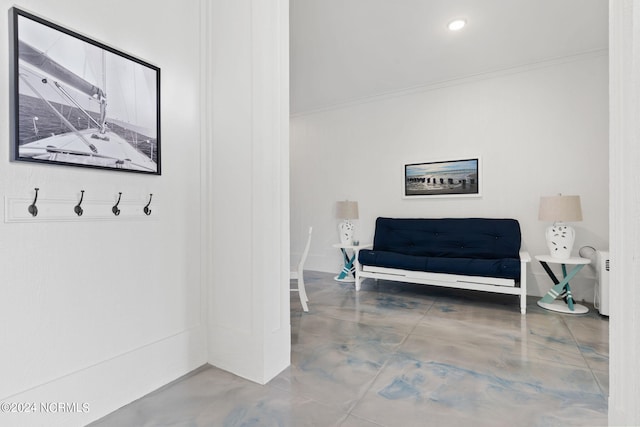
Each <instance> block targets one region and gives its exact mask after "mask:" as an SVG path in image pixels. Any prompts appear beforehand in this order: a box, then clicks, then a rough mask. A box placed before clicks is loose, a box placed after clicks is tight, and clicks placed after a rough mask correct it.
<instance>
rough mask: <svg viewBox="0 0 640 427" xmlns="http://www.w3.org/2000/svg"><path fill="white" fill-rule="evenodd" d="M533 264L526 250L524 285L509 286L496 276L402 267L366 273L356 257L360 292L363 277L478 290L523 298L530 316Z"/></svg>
mask: <svg viewBox="0 0 640 427" xmlns="http://www.w3.org/2000/svg"><path fill="white" fill-rule="evenodd" d="M371 247H373V245H367V246H361V247H360V248H358V250H360V249H369V248H371ZM529 262H531V256H529V253H528V252H526V251H520V283H519V284H520V286H514V285H513V284H509V281H508V280H506V279H501V278H496V277H481V276H463V275H458V274H446V273H431V272H427V271H411V270H402V269H399V268H383V267H369V271H365V270H363V266H362V264H360V262H359V261H358V253H356V254H355V267H356V283H355V285H356V291H359V290H360V286H361V284H362V279H363V278H371V279H376V280H390V281H394V282H406V283H417V284H420V285H432V286H444V287H447V288H457V289H469V290H474V291H485V292H494V293H498V294H508V295H518V296H520V313H522V314H526V313H527V263H529Z"/></svg>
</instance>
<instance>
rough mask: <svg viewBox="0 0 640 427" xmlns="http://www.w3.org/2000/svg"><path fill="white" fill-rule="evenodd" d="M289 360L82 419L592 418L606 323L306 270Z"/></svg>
mask: <svg viewBox="0 0 640 427" xmlns="http://www.w3.org/2000/svg"><path fill="white" fill-rule="evenodd" d="M305 277H306V278H307V279H306V281H307V292H308V294H309V300H310V301H309V308H310V311H309V313H303V312H302V309H301V307H300V301H299V299H298V296H297V293H292V296H291V331H292V337H291V339H292V355H291V362H292V365H291V366H290V367H289V368H288V369H286V370H285V371H284V372H283V373H281V374H280V375H279V376H277V377H276V378H275V379H273V380H272V381H271V382H270V383H269V384H267V385H265V386H260V385H257V384H254V383H252V382H250V381H246V380H243V379H241V378H238V377H236V376H234V375H231V374H229V373H227V372H224V371H221V370H219V369H217V368H214V367H210V366H207V367H203V368H200V369H198V370H197V371H195V372H194V373H192V374H190V375H187V376H185V377H184V378H182V379H180V380H179V381H176V382H174V383H172V384H170V385H168V386H166V387H163V388H162V389H160V390H158V391H156V392H153V393H151V394H149V395H147V396H145V397H143V398H141V399H139V400H137V401H135V402H133V403H131V404H130V405H127V406H125V407H124V408H122V409H120V410H118V411H116V412H114V413H112V414H110V415H108V416H106V417H104V418H102V419H101V420H98V421H97V422H95V423H93V424H91V425H92V426H95V427H98V426H118V427H122V426H154V427H155V426H224V427H239V426H265V427H266V426H295V427H298V426H320V427H326V426H342V427H375V426H378V427H379V426H385V427H398V426H402V427H410V426H474V427H475V426H492V427H493V426H570V425H576V426H578V425H579V426H603V425H606V424H607V395H608V378H609V374H608V369H609V368H608V364H609V346H608V331H609V322H608V320H607V318H606V317H601V316H600V315H599V314H598V313H597V311H596V312H594V310H593V308H592V307H591V311H590V313H588V314H586V315H581V316H574V315H565V314H559V313H553V312H549V311H546V310H544V309H541V308H539V307H538V306H537V305H536V304H535V301H536V300H537V299H538V298H532V297H531V298H530V299H529V301H528V307H527V310H528V312H527V315H526V316H522V315H520V312H519V308H518V300H517V297H514V296H507V295H497V294H486V293H479V292H470V291H457V290H446V289H441V288H433V287H429V286H420V285H411V284H399V283H391V282H383V281H380V282H375V281H373V280H367V281H365V283H364V284H363V289H362V291H360V292H359V293H356V292H355V291H354V290H353V286H352V285H348V284H343V283H337V282H335V281H333V280H332V277H333V275H331V274H326V273H315V272H306V273H305Z"/></svg>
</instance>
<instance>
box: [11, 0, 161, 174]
mask: <svg viewBox="0 0 640 427" xmlns="http://www.w3.org/2000/svg"><path fill="white" fill-rule="evenodd" d="M9 24H10V26H11V29H10V31H11V35H12V36H11V52H10V54H11V61H12V62H11V84H12V88H11V98H12V99H11V133H12V150H11V151H12V152H11V160H13V161H25V162H36V163H44V164H54V165H67V166H83V167H90V168H100V169H111V170H118V171H127V172H139V173H148V174H155V175H160V153H161V150H160V68H158V67H156V66H154V65H151V64H149V63H147V62H145V61H143V60H141V59H138V58H135V57H133V56H131V55H129V54H127V53H124V52H121V51H118V50H116V49H114V48H112V47H109V46H106V45H104V44H102V43H100V42H97V41H95V40H92V39H90V38H88V37H86V36H83V35H81V34H78V33H76V32H74V31H71V30H69V29H67V28H63V27H61V26H60V25H57V24H54V23H52V22H49V21H46V20H45V19H42V18H40V17H38V16H35V15H33V14H31V13H28V12H25V11H23V10H20V9H18V8H15V7H14V8H12V9H11V10H10V13H9Z"/></svg>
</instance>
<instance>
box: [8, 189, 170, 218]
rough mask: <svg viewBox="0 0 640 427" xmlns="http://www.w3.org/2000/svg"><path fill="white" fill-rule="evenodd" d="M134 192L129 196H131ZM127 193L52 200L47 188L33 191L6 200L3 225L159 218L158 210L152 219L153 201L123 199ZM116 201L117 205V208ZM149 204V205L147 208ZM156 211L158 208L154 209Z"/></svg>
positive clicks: (81, 193)
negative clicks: (29, 193) (30, 193)
mask: <svg viewBox="0 0 640 427" xmlns="http://www.w3.org/2000/svg"><path fill="white" fill-rule="evenodd" d="M131 193H133V192H130V193H129V194H131ZM123 194H124V192H118V193H117V194H114V195H112V196H111V198H109V197H108V195H106V194H103V197H102V198H99V199H98V198H92V197H89V193H87V194H86V195H85V190H80V194H79V198H78V195H77V193H76V195H75V197H72V196H69V197H49V196H48V194H47V190H46V189H45V188H41V187H37V188H34V193H33V194H32V195H31V197H29V195H24V196H22V197H19V196H5V204H4V207H5V215H4V221H5V222H7V223H9V222H49V221H101V220H111V221H116V220H117V221H123V220H127V219H140V220H142V219H145V218H157V217H158V212H157V209H154V214H153V215H151V209H150V205H151V198H152V196H153V194H149V199H148V200H147V199H146V198H143V197H140V196H138V197H137V198H131V197H130V196H129V197H124V196H123ZM114 200H115V205H114ZM145 203H146V204H145ZM155 208H157V206H156V207H155Z"/></svg>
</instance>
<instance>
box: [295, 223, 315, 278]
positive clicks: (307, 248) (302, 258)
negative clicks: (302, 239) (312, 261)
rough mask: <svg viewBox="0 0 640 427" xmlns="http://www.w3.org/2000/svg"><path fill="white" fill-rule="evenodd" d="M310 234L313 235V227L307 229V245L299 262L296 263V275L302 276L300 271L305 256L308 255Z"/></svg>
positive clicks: (302, 267) (305, 258)
mask: <svg viewBox="0 0 640 427" xmlns="http://www.w3.org/2000/svg"><path fill="white" fill-rule="evenodd" d="M312 233H313V227H309V236H308V237H307V244H306V245H305V247H304V251H302V256H301V257H300V262H299V263H298V274H302V270H304V263H305V261H306V260H307V255H309V247H311V234H312Z"/></svg>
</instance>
